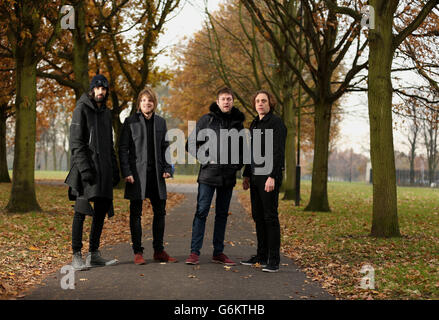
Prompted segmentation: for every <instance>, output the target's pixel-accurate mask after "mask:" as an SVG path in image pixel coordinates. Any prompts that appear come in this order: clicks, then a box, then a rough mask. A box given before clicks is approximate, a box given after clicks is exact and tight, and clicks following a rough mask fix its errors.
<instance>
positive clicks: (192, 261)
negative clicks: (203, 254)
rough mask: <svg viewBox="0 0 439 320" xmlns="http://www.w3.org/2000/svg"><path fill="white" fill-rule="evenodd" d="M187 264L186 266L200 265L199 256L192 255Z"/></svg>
mask: <svg viewBox="0 0 439 320" xmlns="http://www.w3.org/2000/svg"><path fill="white" fill-rule="evenodd" d="M185 263H186V264H198V263H199V261H198V254H196V253H191V254H190V255H189V258H187V259H186V261H185Z"/></svg>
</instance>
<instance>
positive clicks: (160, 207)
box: [130, 171, 166, 254]
mask: <svg viewBox="0 0 439 320" xmlns="http://www.w3.org/2000/svg"><path fill="white" fill-rule="evenodd" d="M145 198H149V200H150V201H151V206H152V211H153V213H154V216H153V220H152V238H153V241H152V246H153V248H154V251H155V252H160V251H163V249H164V247H163V236H164V233H165V215H166V199H160V196H159V192H158V186H157V180H156V174H155V172H154V171H152V172H151V171H148V176H147V190H146V194H145ZM142 205H143V200H131V201H130V230H131V241H132V243H133V245H132V246H133V251H134V254H136V253H143V249H144V248H143V247H142Z"/></svg>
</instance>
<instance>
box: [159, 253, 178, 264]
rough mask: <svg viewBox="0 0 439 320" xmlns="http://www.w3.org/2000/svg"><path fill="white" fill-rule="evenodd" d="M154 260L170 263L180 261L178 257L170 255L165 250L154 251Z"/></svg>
mask: <svg viewBox="0 0 439 320" xmlns="http://www.w3.org/2000/svg"><path fill="white" fill-rule="evenodd" d="M154 260H155V261H160V262H170V263H172V262H178V260H177V259H175V258H172V257H170V256H169V254H167V253H166V251H165V250H163V251H160V252H154Z"/></svg>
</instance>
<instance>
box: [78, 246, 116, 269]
mask: <svg viewBox="0 0 439 320" xmlns="http://www.w3.org/2000/svg"><path fill="white" fill-rule="evenodd" d="M117 262H118V261H117V260H116V259H113V260H107V259H104V258H102V257H101V253H100V252H99V250H98V251H94V252H89V253H88V255H87V259H86V261H85V264H86V266H87V267H89V268H93V267H104V266H112V265H115V264H117Z"/></svg>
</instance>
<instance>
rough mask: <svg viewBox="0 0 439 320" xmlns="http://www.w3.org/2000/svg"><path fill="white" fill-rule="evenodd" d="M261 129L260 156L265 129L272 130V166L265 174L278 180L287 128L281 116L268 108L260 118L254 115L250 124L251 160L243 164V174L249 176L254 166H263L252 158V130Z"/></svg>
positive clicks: (283, 161)
mask: <svg viewBox="0 0 439 320" xmlns="http://www.w3.org/2000/svg"><path fill="white" fill-rule="evenodd" d="M256 129H260V130H261V133H262V135H261V156H262V157H264V156H267V155H265V135H266V130H267V129H272V130H273V166H272V170H271V172H269V173H268V174H266V175H267V176H269V177H272V178H274V179H275V180H280V179H281V178H282V171H283V170H284V168H285V141H286V137H287V128H286V127H285V125H284V123H283V121H282V119H281V118H279V117H278V116H277V115H275V114H274V113H273V111H271V110H270V112H269V113H267V114H266V115H265V116H264V117H263V118H262V119H261V120H260V119H259V116H256V117H255V119H254V120H253V122H252V123H251V125H250V135H251V140H252V143H251V150H252V152H251V154H252V161H251V164H247V165H246V166H245V169H244V172H243V174H242V175H243V176H244V177H250V176H251V175H254V174H255V168H257V167H264V165H265V164H264V163H262V164H256V163H255V161H254V160H255V159H254V154H255V153H254V146H253V143H254V130H256Z"/></svg>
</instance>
